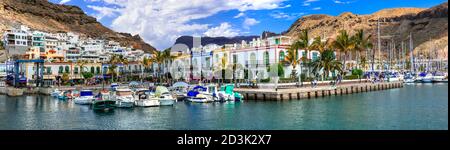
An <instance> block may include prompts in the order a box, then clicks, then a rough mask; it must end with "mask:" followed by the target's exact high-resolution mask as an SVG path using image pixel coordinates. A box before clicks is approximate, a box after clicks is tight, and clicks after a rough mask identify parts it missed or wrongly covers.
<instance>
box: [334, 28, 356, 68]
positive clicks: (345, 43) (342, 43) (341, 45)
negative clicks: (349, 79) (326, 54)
mask: <svg viewBox="0 0 450 150" xmlns="http://www.w3.org/2000/svg"><path fill="white" fill-rule="evenodd" d="M333 47H334V48H335V49H337V50H339V52H340V53H341V55H342V53H343V54H344V63H343V68H344V70H346V65H345V64H346V61H347V55H348V53H349V52H351V51H352V50H353V49H354V48H355V44H354V42H353V40H352V39H351V38H350V36H349V35H348V33H347V31H345V30H341V31H340V32H339V35H338V36H337V37H336V40H335V41H334V42H333Z"/></svg>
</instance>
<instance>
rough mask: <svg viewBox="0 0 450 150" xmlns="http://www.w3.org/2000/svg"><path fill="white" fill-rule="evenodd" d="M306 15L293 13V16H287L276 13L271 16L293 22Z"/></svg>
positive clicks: (282, 13)
mask: <svg viewBox="0 0 450 150" xmlns="http://www.w3.org/2000/svg"><path fill="white" fill-rule="evenodd" d="M304 14H305V13H303V12H302V13H291V14H287V13H284V12H280V11H275V12H273V13H271V14H270V16H271V17H273V18H275V19H286V20H293V19H297V18H299V17H300V16H302V15H304Z"/></svg>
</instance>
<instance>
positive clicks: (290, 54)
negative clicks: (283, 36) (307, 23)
mask: <svg viewBox="0 0 450 150" xmlns="http://www.w3.org/2000/svg"><path fill="white" fill-rule="evenodd" d="M298 49H299V46H298V43H297V42H296V43H294V44H293V45H291V47H290V48H288V49H287V55H286V57H285V61H286V62H288V63H289V64H291V66H292V74H291V77H292V78H295V77H296V76H297V70H296V67H297V65H298V64H299V63H300V62H301V60H300V59H298V58H297V57H298Z"/></svg>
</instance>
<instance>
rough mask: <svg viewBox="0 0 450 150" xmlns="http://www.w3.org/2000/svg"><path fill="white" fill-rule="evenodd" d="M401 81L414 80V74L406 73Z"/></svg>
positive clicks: (411, 81) (410, 81)
mask: <svg viewBox="0 0 450 150" xmlns="http://www.w3.org/2000/svg"><path fill="white" fill-rule="evenodd" d="M403 82H404V83H414V82H415V80H414V75H413V74H411V73H406V75H405V77H404V80H403Z"/></svg>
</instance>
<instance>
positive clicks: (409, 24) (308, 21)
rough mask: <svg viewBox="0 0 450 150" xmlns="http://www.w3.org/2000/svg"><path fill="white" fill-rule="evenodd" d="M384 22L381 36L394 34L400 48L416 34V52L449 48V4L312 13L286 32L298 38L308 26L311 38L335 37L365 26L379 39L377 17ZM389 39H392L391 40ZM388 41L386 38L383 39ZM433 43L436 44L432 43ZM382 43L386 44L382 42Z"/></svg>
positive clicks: (374, 37) (368, 31)
mask: <svg viewBox="0 0 450 150" xmlns="http://www.w3.org/2000/svg"><path fill="white" fill-rule="evenodd" d="M378 18H380V21H381V34H382V36H387V35H395V38H394V41H395V42H396V44H397V45H396V46H397V47H401V45H400V43H401V41H404V42H408V35H409V33H410V32H412V33H413V37H414V47H415V52H416V53H420V52H427V51H428V50H430V49H437V50H441V51H442V50H446V49H448V3H447V2H445V3H443V4H440V5H438V6H435V7H432V8H429V9H421V8H395V9H385V10H381V11H378V12H376V13H373V14H370V15H356V14H352V13H348V12H347V13H342V14H341V15H339V16H329V15H309V16H304V17H302V18H300V19H298V20H297V21H296V22H295V23H294V24H293V25H292V26H291V27H290V28H289V29H288V30H287V31H286V32H284V34H285V35H288V36H292V37H297V36H298V35H299V33H300V31H301V30H303V29H308V30H309V31H310V35H311V36H312V37H315V36H325V37H329V38H334V37H336V35H337V33H338V31H339V30H342V29H346V30H348V31H350V32H353V31H354V29H363V30H364V31H365V32H367V33H369V34H372V35H373V39H372V41H373V42H374V43H376V42H377V40H376V31H377V20H378ZM389 40H390V39H389ZM384 41H387V40H384ZM430 43H433V44H430ZM383 45H386V43H385V42H383ZM385 47H386V46H383V47H382V49H384V50H385Z"/></svg>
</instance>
